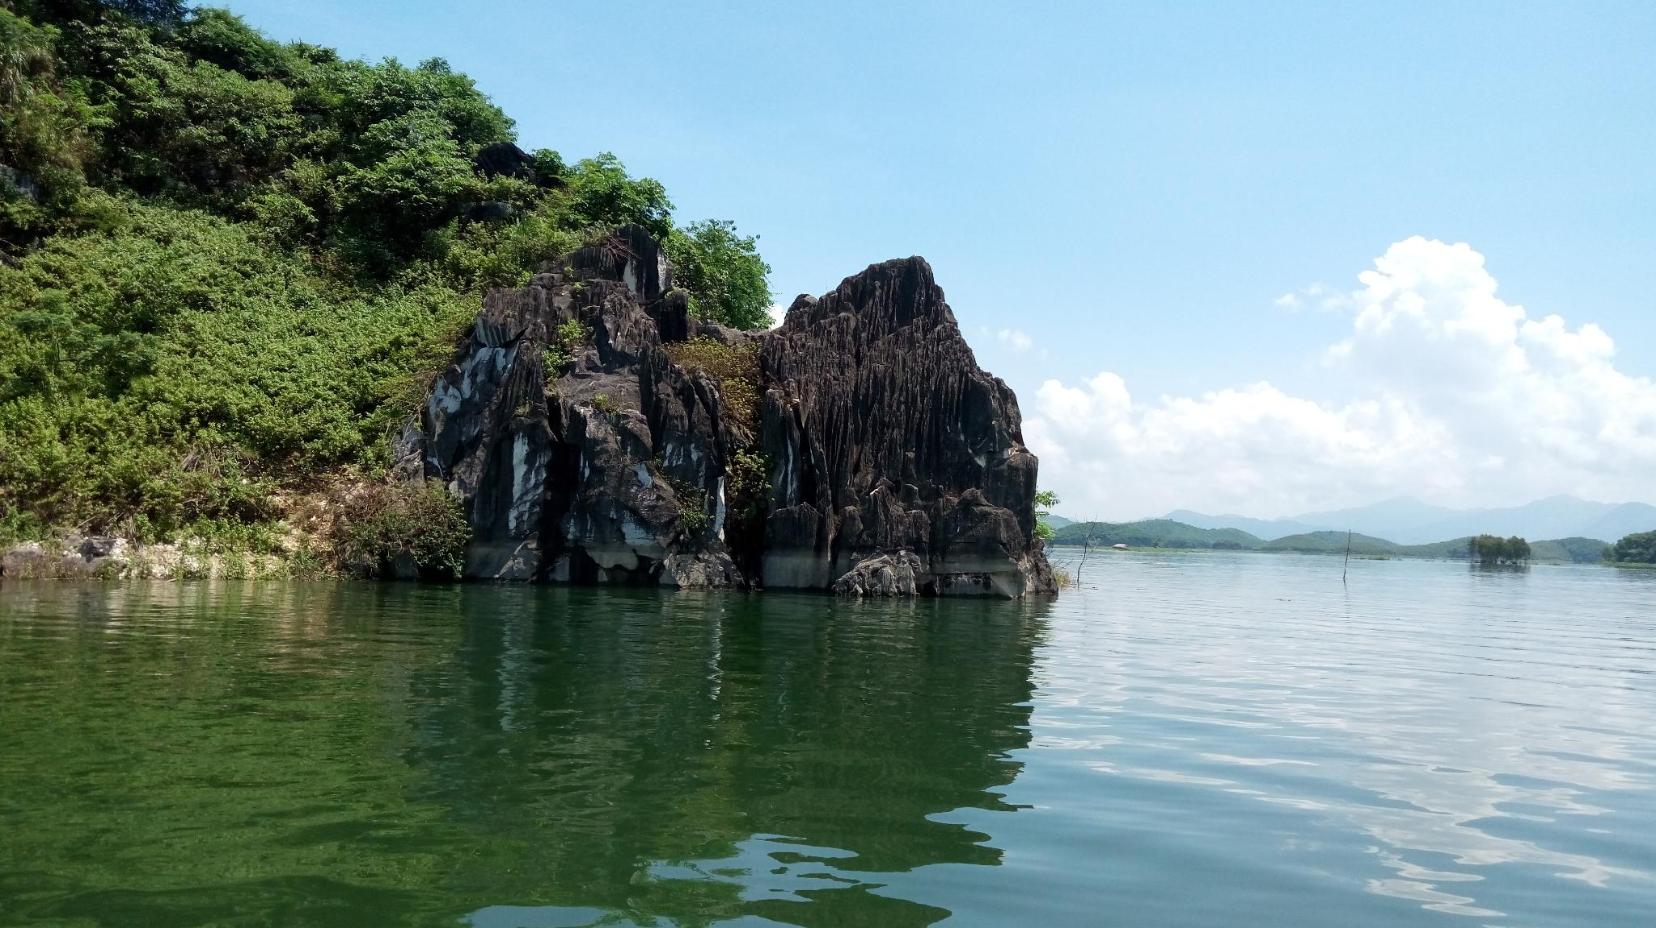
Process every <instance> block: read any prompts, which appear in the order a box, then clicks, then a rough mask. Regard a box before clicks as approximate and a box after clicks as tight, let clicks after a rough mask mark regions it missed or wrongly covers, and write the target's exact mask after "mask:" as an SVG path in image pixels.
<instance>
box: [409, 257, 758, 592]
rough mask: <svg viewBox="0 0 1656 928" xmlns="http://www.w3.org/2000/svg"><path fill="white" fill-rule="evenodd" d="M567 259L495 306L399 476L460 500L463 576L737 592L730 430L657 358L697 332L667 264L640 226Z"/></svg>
mask: <svg viewBox="0 0 1656 928" xmlns="http://www.w3.org/2000/svg"><path fill="white" fill-rule="evenodd" d="M556 264H557V269H556V270H552V271H550V272H548V273H544V274H540V275H537V276H536V277H535V278H534V279H533V280H531V281H530V282H529V285H528V286H527V287H524V288H522V289H517V290H496V291H494V292H492V293H490V294H489V295H488V297H487V298H486V299H485V301H484V307H483V312H482V313H481V314H479V316H478V317H477V321H476V323H475V324H474V325H473V326H472V330H471V333H470V334H469V335H468V336H467V337H466V338H465V340H464V341H463V343H462V344H461V346H460V348H459V350H458V351H457V352H456V356H455V361H454V364H453V365H452V366H451V367H450V368H449V369H448V371H447V372H445V373H444V374H443V375H442V376H441V377H440V378H438V380H437V382H436V383H435V384H433V386H432V388H431V393H430V395H429V396H428V398H427V401H426V404H425V408H424V409H423V410H422V412H421V416H420V419H419V421H418V422H417V423H411V424H410V427H409V428H408V429H406V430H405V434H404V436H403V440H402V441H401V442H400V449H401V452H400V456H401V461H400V464H399V467H400V468H401V469H402V470H403V472H404V473H405V474H406V475H407V476H409V477H410V478H412V479H422V480H438V481H441V482H442V483H443V484H444V485H446V486H447V487H448V488H449V490H450V491H451V492H453V493H454V494H455V495H456V496H458V497H459V498H460V499H461V500H462V501H463V502H464V504H465V508H466V516H467V521H468V522H469V523H470V525H471V527H472V533H473V539H472V544H471V549H470V552H469V555H468V558H467V564H466V574H467V576H469V577H477V578H492V579H502V580H539V579H549V580H558V581H570V582H646V583H662V584H667V585H672V586H679V587H724V586H735V585H738V584H740V583H741V582H742V581H743V578H742V576H741V574H740V573H739V572H738V571H737V570H736V567H735V563H734V562H733V561H732V560H731V558H730V555H729V553H728V551H727V550H726V547H725V545H724V542H723V540H722V537H721V536H722V523H723V515H724V514H723V502H722V501H723V496H724V480H723V476H724V466H725V462H726V459H727V456H728V454H729V451H730V448H731V446H732V443H733V442H734V441H735V440H737V437H736V436H733V435H732V434H731V433H730V431H729V428H728V424H727V423H725V422H724V421H722V420H721V417H720V407H719V395H718V390H717V389H716V387H715V386H714V385H713V384H712V383H711V382H710V381H709V379H708V378H707V377H705V376H702V375H699V374H693V373H690V372H687V371H685V370H684V369H683V368H680V367H679V366H678V365H676V364H674V363H672V361H671V360H670V359H669V357H668V356H667V353H666V351H665V350H664V346H665V344H666V343H667V342H669V341H682V340H684V338H685V337H686V336H687V335H688V333H689V330H690V319H689V312H688V303H687V301H686V299H685V298H684V295H683V294H682V293H676V292H673V291H672V290H670V280H671V271H670V269H669V268H668V266H667V262H666V260H665V258H664V257H663V256H662V254H661V252H660V250H659V248H658V247H657V245H656V243H655V242H654V241H652V240H651V239H650V237H649V236H648V235H647V234H646V233H645V232H644V231H643V230H642V229H639V228H637V227H629V228H626V229H623V230H621V231H620V232H619V233H617V234H616V235H615V236H614V237H612V238H611V239H610V240H608V241H606V242H605V243H603V244H601V245H598V246H594V247H590V248H584V249H582V250H580V251H578V252H576V253H575V254H573V255H570V256H568V257H567V258H565V259H563V261H561V262H556Z"/></svg>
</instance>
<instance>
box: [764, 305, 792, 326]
mask: <svg viewBox="0 0 1656 928" xmlns="http://www.w3.org/2000/svg"><path fill="white" fill-rule="evenodd" d="M765 314H766V315H768V316H770V327H771V328H773V329H774V328H776V327H777V326H779V325H781V324H782V319H783V317H785V316H787V315H788V307H786V306H783V305H782V304H781V303H772V304H770V305H769V306H767V307H765Z"/></svg>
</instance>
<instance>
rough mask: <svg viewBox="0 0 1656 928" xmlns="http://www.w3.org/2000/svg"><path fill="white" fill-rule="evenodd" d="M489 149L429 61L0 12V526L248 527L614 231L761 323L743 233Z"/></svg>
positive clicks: (564, 346) (144, 14)
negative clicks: (539, 275)
mask: <svg viewBox="0 0 1656 928" xmlns="http://www.w3.org/2000/svg"><path fill="white" fill-rule="evenodd" d="M512 140H513V124H512V121H511V120H510V119H508V118H507V117H506V116H505V114H503V113H502V112H501V111H500V110H499V109H498V108H497V107H495V106H494V105H493V104H492V103H490V102H489V100H488V99H487V98H486V97H484V96H483V95H482V94H481V93H480V92H479V91H478V90H477V88H476V87H475V85H474V84H473V83H472V81H471V80H470V79H469V78H467V77H466V76H465V75H463V74H459V73H456V72H454V71H453V70H452V69H451V68H449V66H448V65H447V64H446V63H444V62H443V61H442V60H440V59H432V60H429V61H425V62H422V63H420V64H419V65H417V66H414V67H409V66H406V65H403V64H401V63H399V62H397V61H395V60H386V61H383V62H380V63H378V64H371V63H367V62H363V61H353V60H347V59H343V58H341V57H340V56H339V55H337V54H336V53H335V52H333V51H331V50H328V49H325V48H319V47H316V46H312V45H306V44H302V43H295V44H282V43H277V42H273V41H271V40H269V39H266V38H265V37H264V36H262V35H260V34H259V33H257V32H256V31H254V30H253V29H251V28H249V27H248V26H247V25H246V24H245V23H243V22H242V21H241V20H240V19H239V18H238V17H236V16H235V15H233V14H231V13H228V12H225V11H222V10H211V9H203V10H195V11H189V12H186V11H184V10H183V8H182V7H181V6H179V5H177V4H175V3H169V2H166V0H119V2H117V0H110V2H94V0H36V2H20V3H13V4H8V5H7V6H6V8H5V9H0V540H3V539H4V538H17V537H25V536H28V537H40V536H43V535H45V534H47V533H49V532H50V531H52V530H54V529H60V528H75V529H79V530H83V531H94V532H110V533H122V534H131V535H133V536H135V537H138V538H141V539H145V540H157V539H166V538H175V537H184V536H187V535H191V534H199V533H200V532H201V531H203V530H202V529H201V527H202V526H206V525H267V524H269V523H270V522H271V521H272V520H273V519H275V518H276V517H277V516H278V513H277V512H275V510H274V509H273V507H272V504H271V499H272V494H273V492H274V491H276V490H278V489H281V488H294V487H300V486H305V485H307V484H308V483H309V482H310V481H312V480H314V479H316V478H318V477H320V476H323V475H327V474H333V473H343V472H349V471H354V472H357V473H369V474H371V473H374V472H376V471H377V470H378V469H379V468H381V467H383V466H384V464H385V460H386V454H385V449H386V447H387V442H386V438H387V436H388V435H389V434H390V432H391V431H392V429H393V427H394V425H395V424H396V423H397V422H399V421H401V420H402V419H403V418H404V417H405V416H406V415H407V414H408V412H409V411H410V410H411V409H412V408H414V406H415V405H416V404H417V402H418V398H419V396H420V395H421V394H422V392H423V390H424V387H425V385H426V383H427V382H428V381H429V378H430V377H431V376H432V375H433V374H434V373H436V372H437V371H438V370H440V369H441V367H442V365H443V364H444V363H445V362H446V360H447V357H448V354H449V352H450V350H451V349H452V345H453V342H454V339H455V338H456V336H457V334H458V333H459V332H460V331H461V330H462V329H463V327H464V326H465V325H466V323H467V322H468V321H469V320H470V318H471V317H472V316H473V315H474V314H475V312H476V310H477V307H478V305H479V299H480V294H481V291H482V289H484V288H486V287H490V286H498V285H515V284H518V283H521V282H522V281H523V280H524V279H525V278H526V277H527V276H528V275H529V274H530V273H532V272H534V271H536V270H537V269H539V268H540V267H541V266H542V265H543V264H544V263H545V262H546V261H548V260H549V259H551V258H552V257H554V256H556V255H558V254H560V253H563V252H566V251H568V250H570V249H572V248H574V247H576V246H578V245H580V244H583V243H586V242H591V241H595V240H596V239H597V238H599V237H601V236H602V235H603V234H604V233H605V232H606V231H607V230H609V229H611V228H613V227H614V226H616V225H619V224H622V223H628V222H636V223H639V224H642V225H644V226H646V227H648V228H649V229H651V230H652V232H654V233H655V234H656V235H658V236H660V237H661V238H662V239H663V240H664V241H665V242H666V244H667V248H668V250H669V253H670V254H672V255H673V257H675V258H676V259H679V260H681V261H682V262H683V265H682V267H681V270H680V274H679V282H680V284H681V285H682V286H684V287H685V288H686V290H687V291H688V293H689V295H690V299H691V301H692V303H693V305H694V306H695V307H696V309H697V311H698V312H699V313H700V314H702V315H703V316H705V317H708V318H712V319H716V320H718V321H722V322H725V323H727V324H732V325H738V326H754V325H761V324H763V323H764V307H765V306H766V305H768V302H769V292H768V290H767V289H766V288H765V284H764V276H765V273H766V271H767V268H766V266H765V264H764V262H763V260H762V259H761V258H760V257H759V255H758V254H757V251H756V250H755V247H754V239H753V238H751V237H743V236H741V235H739V234H737V232H736V231H735V228H734V226H732V225H731V224H730V223H728V222H704V223H692V224H690V225H688V226H685V227H684V228H682V229H676V228H675V227H674V225H673V219H672V203H671V201H670V200H669V199H668V197H667V193H666V191H665V189H664V188H663V187H662V186H661V184H659V183H658V182H656V181H653V180H650V179H648V178H634V177H632V176H630V175H629V174H628V173H627V171H626V169H625V167H624V166H623V165H622V163H621V162H620V161H619V160H618V159H616V158H615V157H614V156H613V155H609V154H601V155H597V156H595V157H592V158H587V159H583V160H579V161H575V162H574V163H572V164H570V163H566V162H565V161H564V160H563V158H562V157H561V156H560V155H559V154H558V153H556V152H553V151H547V150H541V151H536V152H531V153H528V154H527V155H525V154H524V153H522V152H520V151H519V150H518V149H516V148H515V147H513V146H512V145H510V143H511V141H512ZM566 335H567V337H566ZM584 338H585V335H584V333H560V340H559V344H558V345H557V346H555V348H556V351H558V352H563V353H564V354H565V355H567V354H568V353H569V352H572V351H573V350H574V348H575V346H576V345H577V344H578V343H579V342H580V341H581V340H584ZM547 360H548V361H549V362H557V361H558V360H559V355H557V354H555V353H553V352H552V351H549V357H548V359H547Z"/></svg>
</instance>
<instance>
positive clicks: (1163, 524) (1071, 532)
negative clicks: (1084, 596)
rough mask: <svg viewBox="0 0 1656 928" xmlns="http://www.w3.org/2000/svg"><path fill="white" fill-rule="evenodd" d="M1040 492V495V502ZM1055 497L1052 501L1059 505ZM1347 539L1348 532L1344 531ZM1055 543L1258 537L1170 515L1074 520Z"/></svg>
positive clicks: (1196, 543) (1144, 543) (1244, 542)
mask: <svg viewBox="0 0 1656 928" xmlns="http://www.w3.org/2000/svg"><path fill="white" fill-rule="evenodd" d="M1040 499H1041V497H1040V496H1037V497H1036V500H1037V505H1040ZM1056 504H1057V500H1056V499H1053V500H1051V502H1050V503H1049V505H1056ZM1340 538H1341V539H1342V540H1344V538H1345V533H1344V532H1342V533H1340ZM1052 543H1053V544H1055V545H1093V546H1098V545H1103V546H1105V547H1108V546H1110V545H1117V544H1122V545H1128V546H1129V547H1134V548H1220V549H1238V548H1257V547H1259V545H1260V541H1259V539H1258V538H1255V537H1254V536H1252V535H1250V534H1248V533H1247V532H1243V531H1239V530H1237V529H1233V528H1226V529H1201V528H1196V527H1195V526H1191V525H1186V524H1184V523H1183V522H1174V521H1172V520H1170V519H1147V520H1145V521H1142V522H1072V523H1070V524H1069V525H1066V526H1064V527H1063V528H1060V529H1057V530H1055V531H1054V532H1053V537H1052Z"/></svg>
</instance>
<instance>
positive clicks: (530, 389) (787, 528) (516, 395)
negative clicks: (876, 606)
mask: <svg viewBox="0 0 1656 928" xmlns="http://www.w3.org/2000/svg"><path fill="white" fill-rule="evenodd" d="M552 266H553V267H554V268H556V270H554V271H552V272H550V273H543V274H540V275H538V276H536V277H535V278H534V279H532V280H531V281H530V282H529V285H528V286H526V287H523V288H521V289H515V290H497V291H494V292H492V293H490V294H489V295H488V297H487V298H486V299H485V301H484V308H483V311H482V312H481V313H480V314H479V315H478V317H477V320H476V323H475V324H474V325H473V327H472V330H471V332H470V334H469V335H468V336H467V337H466V338H465V339H463V341H462V343H461V344H460V346H459V348H458V349H457V351H456V353H455V358H454V363H453V365H452V366H451V367H450V368H449V369H448V371H447V372H446V373H445V374H444V375H443V376H442V377H440V378H439V379H438V380H437V381H436V383H435V384H434V385H433V387H432V390H431V393H430V395H429V396H428V398H427V401H426V404H425V407H424V409H423V410H422V412H421V414H420V416H419V419H418V421H417V422H411V423H410V425H409V427H408V428H407V429H406V430H405V433H404V435H403V437H402V439H401V441H400V442H399V465H398V467H399V471H400V472H401V473H402V474H403V475H404V477H405V478H407V479H409V480H416V481H418V480H435V481H440V482H441V483H442V484H444V485H445V486H447V487H448V489H449V490H450V492H452V493H454V494H455V495H456V496H458V497H459V498H460V499H461V500H462V502H463V503H464V506H465V510H466V514H467V518H468V521H469V522H470V524H471V526H472V530H473V541H472V545H471V548H470V551H469V555H468V562H467V570H466V572H467V575H468V576H470V577H474V578H492V579H502V580H549V581H560V582H573V583H652V584H664V585H668V586H676V587H681V588H715V587H739V586H750V587H761V586H762V587H764V588H767V589H778V588H795V589H819V590H830V589H833V590H836V591H839V592H844V593H848V594H855V595H893V594H896V595H915V594H935V595H992V596H1003V597H1009V598H1017V597H1021V596H1025V595H1030V594H1052V593H1054V592H1055V591H1056V587H1055V584H1054V582H1053V576H1052V571H1051V568H1050V567H1049V566H1048V565H1047V561H1046V557H1045V554H1044V553H1043V551H1042V548H1041V543H1040V541H1039V540H1038V539H1037V538H1035V536H1034V527H1035V514H1034V495H1035V477H1036V466H1037V464H1036V460H1035V456H1034V455H1033V454H1031V453H1030V452H1029V451H1028V449H1026V448H1025V447H1024V446H1023V438H1022V434H1021V430H1020V418H1019V414H1018V403H1017V398H1016V397H1015V396H1014V395H1013V393H1012V390H1011V389H1010V388H1008V387H1007V386H1006V384H1005V383H1003V382H1002V381H1001V380H999V379H998V378H995V377H992V376H990V375H989V374H987V373H985V372H984V371H983V370H982V369H981V368H979V367H978V365H977V361H976V359H975V358H974V357H973V355H972V351H971V348H970V347H969V346H968V345H967V344H966V341H965V339H964V338H962V337H961V334H960V329H959V327H958V326H957V325H956V323H955V319H954V314H953V312H951V311H950V309H949V307H948V304H947V303H945V302H944V299H943V292H942V290H940V289H939V288H938V287H937V285H936V283H935V282H934V281H933V279H932V272H931V268H930V266H928V265H927V264H926V262H925V261H924V260H923V259H921V258H907V259H903V260H898V261H887V262H885V263H883V264H876V265H873V266H871V267H869V268H868V269H867V270H864V271H863V272H862V273H860V274H857V275H855V276H852V277H848V278H846V279H845V280H844V281H843V282H842V283H841V284H840V285H839V287H838V288H837V289H836V290H834V291H833V292H832V293H829V294H827V295H825V296H823V297H820V298H811V297H806V296H801V297H799V298H798V299H797V300H795V301H794V304H793V306H792V308H790V309H789V310H788V314H787V317H786V319H785V320H784V322H783V323H782V325H781V326H780V327H779V328H777V329H775V330H772V331H770V332H766V333H763V334H754V333H744V332H738V331H735V330H731V329H727V328H724V327H721V326H715V325H711V324H708V323H704V322H698V321H696V320H694V319H692V318H690V316H689V312H688V303H687V301H686V299H685V298H684V295H683V294H682V292H679V291H674V290H673V289H672V286H671V273H672V272H671V268H670V267H669V266H668V264H667V261H666V259H665V257H664V255H663V254H662V253H661V251H660V249H659V248H658V247H657V245H656V243H655V242H654V241H652V240H651V239H650V237H649V236H648V235H647V234H646V233H645V232H644V231H643V230H642V229H639V228H636V227H628V228H625V229H622V230H620V231H618V232H617V233H615V234H614V235H613V236H612V237H611V238H610V239H609V240H608V241H607V242H605V243H604V244H602V245H599V246H594V247H589V248H585V249H582V250H581V251H578V252H576V253H575V254H572V255H569V256H567V257H565V258H563V259H561V260H560V261H555V262H553V263H552ZM571 321H574V322H577V323H579V324H580V326H581V327H582V332H583V337H582V338H581V339H580V341H579V344H577V345H574V346H573V347H572V348H571V349H569V350H566V349H565V342H564V341H563V340H561V339H562V337H561V336H560V334H559V331H560V326H563V327H564V331H565V332H567V331H569V328H570V327H569V326H568V325H567V324H568V323H570V322H571ZM693 338H700V339H709V340H711V341H712V342H714V343H717V346H723V349H728V350H729V352H731V353H733V354H737V353H742V352H750V353H752V354H753V355H756V358H752V360H754V361H755V362H756V363H754V364H752V365H750V368H749V369H751V370H752V371H753V374H752V375H751V376H752V378H753V380H754V382H751V383H746V384H742V385H739V386H741V387H742V388H743V392H746V393H747V394H748V395H749V396H750V397H751V396H756V397H757V403H756V404H755V403H748V404H745V405H744V404H742V403H738V402H734V401H733V397H734V395H735V393H736V392H737V390H736V389H735V387H736V386H738V385H732V384H729V383H728V382H726V383H723V385H721V380H720V377H719V376H716V375H714V374H712V373H708V372H706V371H704V370H703V369H701V368H700V367H697V366H696V365H694V364H688V363H687V364H685V365H681V364H680V363H677V362H675V360H674V351H675V348H674V346H675V345H678V344H679V343H683V342H685V341H686V340H688V339H693ZM755 407H756V408H755ZM739 462H747V463H748V464H749V465H752V464H753V462H758V464H757V466H756V467H754V466H749V467H747V468H746V469H745V470H744V469H743V468H742V467H739V466H738V463H739ZM744 474H746V475H748V476H743V475H744ZM744 480H746V481H747V482H748V483H750V484H752V485H751V486H750V485H746V484H744V483H743V482H742V481H744Z"/></svg>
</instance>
